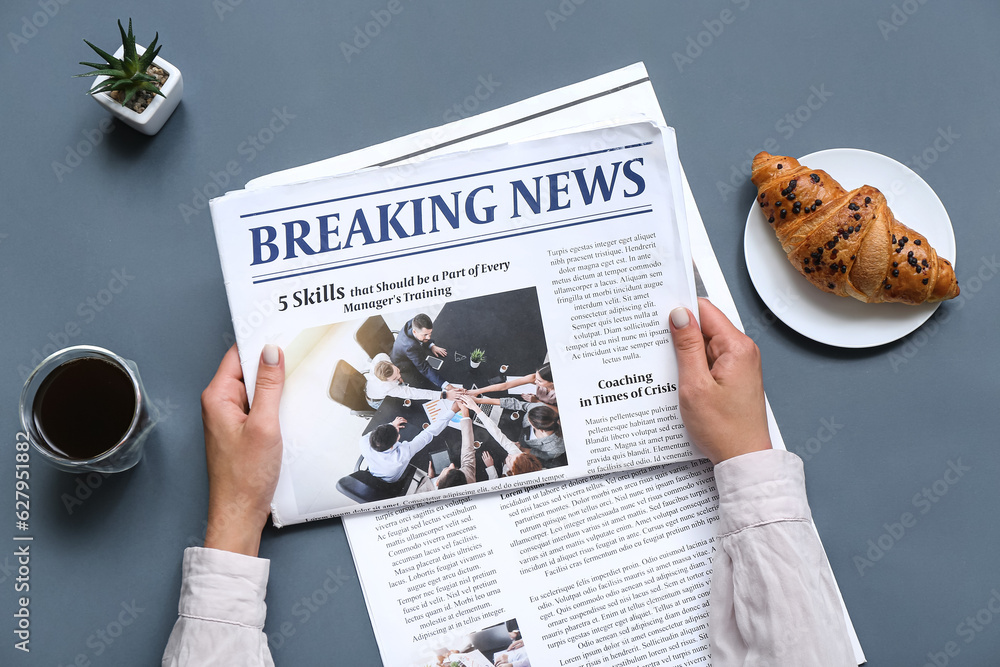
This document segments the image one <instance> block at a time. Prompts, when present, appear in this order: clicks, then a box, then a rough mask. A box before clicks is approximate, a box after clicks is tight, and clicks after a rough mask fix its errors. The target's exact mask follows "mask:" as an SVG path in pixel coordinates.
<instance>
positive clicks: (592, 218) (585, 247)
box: [211, 122, 697, 525]
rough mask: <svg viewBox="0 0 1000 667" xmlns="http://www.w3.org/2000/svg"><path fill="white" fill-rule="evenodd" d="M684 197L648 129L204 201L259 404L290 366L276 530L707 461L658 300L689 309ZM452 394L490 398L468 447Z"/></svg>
mask: <svg viewBox="0 0 1000 667" xmlns="http://www.w3.org/2000/svg"><path fill="white" fill-rule="evenodd" d="M680 182H681V181H680V173H679V160H678V159H677V157H676V143H675V141H674V136H673V131H672V130H670V129H669V128H666V127H663V126H658V125H656V124H654V123H650V122H642V123H632V124H628V125H621V126H615V127H605V128H603V129H601V130H593V131H589V132H576V133H571V134H565V135H560V136H554V137H550V138H546V139H538V140H534V141H527V142H522V143H515V144H507V145H502V146H496V147H492V148H485V149H478V150H473V151H467V152H462V153H456V154H453V155H447V156H441V157H435V158H431V159H428V160H426V161H424V162H422V163H420V164H419V165H417V167H416V168H414V167H413V166H409V165H400V166H389V167H382V168H377V169H369V170H364V171H361V172H356V173H352V174H348V175H344V176H333V177H328V178H323V179H318V180H314V181H309V182H304V183H295V184H289V185H278V186H274V187H268V188H260V189H254V190H244V191H240V192H235V193H229V194H227V195H226V196H225V197H222V198H220V199H216V200H213V202H212V205H211V208H212V219H213V223H214V225H215V229H216V237H217V241H218V245H219V252H220V256H221V260H222V267H223V273H224V275H225V279H226V287H227V292H228V296H229V301H230V308H231V311H232V313H233V320H234V329H235V332H236V336H237V342H238V343H239V349H240V352H241V361H242V364H243V371H244V377H245V378H246V383H247V388H248V391H250V392H251V393H252V387H253V383H254V380H255V371H256V366H257V359H258V357H259V353H260V350H261V348H262V347H263V345H264V344H266V343H276V344H279V345H281V346H282V347H283V348H284V349H285V350H286V378H287V379H286V385H285V392H284V395H283V397H282V405H281V424H282V435H283V438H284V443H285V456H284V459H283V467H282V477H286V478H287V484H288V486H290V487H291V489H292V497H293V499H294V505H293V506H291V507H281V506H279V505H278V504H277V503H276V504H275V506H274V507H273V512H272V513H273V516H274V518H275V522H276V523H278V524H279V525H281V524H284V523H293V522H296V521H302V520H310V519H317V518H324V517H329V516H337V515H342V514H346V513H351V512H355V511H361V510H364V509H370V508H376V507H391V506H399V505H405V504H414V503H419V502H426V501H427V500H428V499H435V498H446V497H454V496H461V495H468V494H470V493H476V492H480V491H492V490H498V489H509V488H513V487H516V486H522V485H526V484H534V483H539V482H545V481H557V480H562V479H570V478H576V477H580V476H583V475H587V474H593V473H598V472H608V471H614V470H625V469H633V468H637V467H643V466H649V465H656V464H658V463H665V462H669V461H676V460H685V459H690V458H692V457H695V456H697V454H696V453H695V452H694V451H693V450H692V448H691V446H690V444H689V443H688V441H687V437H686V433H685V432H684V427H683V424H682V423H681V422H680V418H679V414H678V411H677V394H676V390H677V385H676V381H677V378H676V362H675V359H674V356H673V351H672V348H671V345H670V339H669V330H668V327H667V324H666V318H667V313H668V311H667V309H666V307H665V306H664V305H663V304H669V305H670V306H671V307H672V306H673V305H676V304H682V305H686V306H688V307H690V308H692V309H694V308H695V290H694V279H693V273H692V266H691V262H690V261H689V260H688V258H689V257H690V250H689V249H688V247H687V243H686V240H687V239H686V235H685V232H684V231H682V229H683V228H684V227H685V224H686V223H685V221H684V219H683V216H684V206H683V200H682V198H681V196H680ZM675 188H676V189H675ZM675 192H676V193H677V195H676V196H675V194H674V193H675ZM373 323H374V325H375V332H376V335H375V336H372V337H368V336H367V334H365V333H364V332H365V331H369V330H370V329H371V328H372V325H373ZM379 332H381V336H379V335H378V334H379ZM385 358H388V360H389V362H390V363H389V364H388V365H387V366H384V367H383V370H385V369H389V370H388V371H387V372H386V373H385V374H384V377H381V376H380V375H379V373H380V371H379V369H378V368H376V365H377V364H378V361H379V360H380V359H381V360H383V361H385ZM517 378H520V379H519V380H518V379H517ZM518 382H522V383H525V382H534V383H535V384H536V385H538V390H537V391H536V392H535V393H533V394H529V395H525V394H524V393H523V392H518V391H517V389H516V387H515V386H512V385H516V384H517V383H518ZM510 389H514V390H515V391H514V392H510V391H509V390H510ZM460 390H464V391H472V392H480V397H481V398H484V399H487V400H488V401H491V402H492V404H490V405H488V406H487V407H488V408H490V414H489V415H485V414H482V415H475V417H476V422H475V428H474V429H473V431H472V432H471V435H470V436H469V437H466V435H465V431H464V430H463V429H461V428H459V426H460V418H459V415H458V414H456V412H454V411H453V410H457V409H458V405H457V404H455V402H454V400H453V399H454V398H456V392H457V391H460ZM557 397H558V400H557ZM525 399H528V400H525ZM251 400H252V396H251ZM612 431H613V432H615V433H617V434H619V435H618V436H617V437H616V438H614V439H612V438H610V436H609V433H610V432H612ZM621 434H625V435H624V436H623V435H621ZM519 447H520V448H521V449H523V450H525V453H528V454H531V457H528V456H520V454H519ZM466 450H474V451H472V454H473V456H472V461H473V463H472V468H467V467H466V464H465V461H466V456H465V452H466ZM529 458H530V459H531V460H529ZM518 460H520V463H521V464H524V463H525V461H528V463H530V464H531V465H522V466H521V468H520V469H518V466H517V465H514V464H515V463H517V462H518ZM451 468H454V469H455V472H456V473H457V472H458V470H459V468H461V471H462V474H463V475H464V477H465V480H463V481H467V482H468V483H463V484H461V486H449V485H447V484H445V483H443V480H445V479H448V478H449V475H450V477H451V479H452V481H453V480H454V474H452V471H451V470H450V469H451ZM446 487H447V488H446Z"/></svg>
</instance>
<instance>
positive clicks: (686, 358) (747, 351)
mask: <svg viewBox="0 0 1000 667" xmlns="http://www.w3.org/2000/svg"><path fill="white" fill-rule="evenodd" d="M698 305H699V310H700V311H701V328H700V329H699V328H698V323H697V322H696V321H695V319H694V317H693V316H692V315H691V311H689V310H688V309H686V308H676V309H674V310H672V311H671V312H670V318H669V319H670V333H671V334H672V336H673V339H674V349H675V350H676V351H677V366H678V379H677V385H678V391H679V396H680V409H681V419H682V420H683V422H684V425H685V426H686V427H687V432H688V434H689V435H690V436H691V440H692V441H693V442H694V444H696V445H697V446H698V447H699V448H700V449H701V450H702V451H703V452H704V453H705V454H706V455H707V456H708V458H709V459H711V460H712V463H720V462H722V461H725V460H726V459H730V458H733V457H734V456H739V455H740V454H747V453H749V452H755V451H760V450H764V449H770V448H771V438H770V434H769V433H768V430H767V409H766V408H765V405H764V382H763V379H762V377H761V369H760V350H758V349H757V346H756V345H755V344H754V342H753V341H752V340H750V338H748V337H747V336H746V335H744V334H743V333H741V332H740V331H739V329H737V328H736V327H734V326H733V324H732V322H730V321H729V320H728V319H727V318H726V316H725V315H724V314H723V313H722V311H721V310H719V309H718V308H716V307H715V306H714V305H713V304H712V303H711V302H710V301H708V299H699V300H698Z"/></svg>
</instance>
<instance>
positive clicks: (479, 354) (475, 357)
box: [469, 347, 486, 362]
mask: <svg viewBox="0 0 1000 667" xmlns="http://www.w3.org/2000/svg"><path fill="white" fill-rule="evenodd" d="M485 358H486V352H485V351H484V350H480V349H479V348H478V347H477V348H476V349H474V350H473V351H472V354H470V355H469V359H470V360H472V361H473V362H480V361H482V360H483V359H485Z"/></svg>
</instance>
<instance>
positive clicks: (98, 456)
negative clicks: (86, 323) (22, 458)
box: [19, 345, 159, 473]
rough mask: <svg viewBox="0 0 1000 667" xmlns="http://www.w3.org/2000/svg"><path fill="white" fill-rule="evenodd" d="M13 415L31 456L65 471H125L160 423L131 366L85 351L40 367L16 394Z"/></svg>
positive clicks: (100, 351)
mask: <svg viewBox="0 0 1000 667" xmlns="http://www.w3.org/2000/svg"><path fill="white" fill-rule="evenodd" d="M19 412H20V416H21V426H22V428H23V429H24V432H25V434H27V436H28V440H29V442H31V444H32V446H33V448H34V449H35V451H36V452H38V453H39V454H40V455H41V456H42V458H44V459H45V460H46V461H48V462H49V463H51V464H52V465H54V466H55V467H57V468H60V469H62V470H66V471H69V472H81V471H97V472H103V473H113V472H121V471H123V470H128V469H129V468H131V467H133V466H134V465H136V464H137V463H138V462H139V461H140V460H141V459H142V453H143V443H144V442H145V440H146V438H147V437H148V435H149V432H150V431H151V429H152V427H153V425H154V424H155V423H156V421H157V420H158V418H159V411H158V410H157V409H156V407H155V406H154V405H153V404H152V403H151V402H150V400H149V397H148V396H147V395H146V390H145V388H144V387H143V384H142V380H141V378H140V377H139V369H138V367H137V366H136V365H135V363H134V362H132V361H129V360H128V359H124V358H122V357H120V356H118V355H117V354H115V353H114V352H111V351H110V350H105V349H104V348H101V347H96V346H92V345H77V346H74V347H68V348H65V349H63V350H59V351H58V352H56V353H54V354H52V355H51V356H49V357H48V358H46V359H45V360H44V361H42V363H41V364H39V365H38V368H36V369H35V370H34V372H32V374H31V375H30V376H29V377H28V380H27V382H26V383H25V385H24V389H23V390H22V391H21V402H20V408H19Z"/></svg>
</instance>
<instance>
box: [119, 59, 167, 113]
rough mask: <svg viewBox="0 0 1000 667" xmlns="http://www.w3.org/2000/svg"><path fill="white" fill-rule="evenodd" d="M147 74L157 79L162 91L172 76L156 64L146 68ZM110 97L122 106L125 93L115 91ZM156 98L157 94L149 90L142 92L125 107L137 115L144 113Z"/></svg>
mask: <svg viewBox="0 0 1000 667" xmlns="http://www.w3.org/2000/svg"><path fill="white" fill-rule="evenodd" d="M146 74H148V75H150V76H155V77H156V85H157V87H158V88H160V89H161V90H162V89H163V84H164V83H166V82H167V77H169V76H170V73H169V72H167V71H166V70H165V69H163V68H162V67H157V66H156V64H153V65H150V66H149V67H148V68H146ZM108 95H110V96H111V99H113V100H115V101H116V102H118V103H119V104H121V101H122V95H124V93H122V92H121V91H119V90H114V91H112V92H110V93H108ZM154 97H156V94H155V93H151V92H149V91H148V90H140V91H139V92H138V93H136V94H135V95H133V96H132V99H130V100H129V101H128V104H126V105H125V106H126V107H127V108H129V109H131V110H132V111H134V112H136V113H142V112H143V111H145V110H146V107H148V106H149V103H150V102H152V101H153V98H154Z"/></svg>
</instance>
